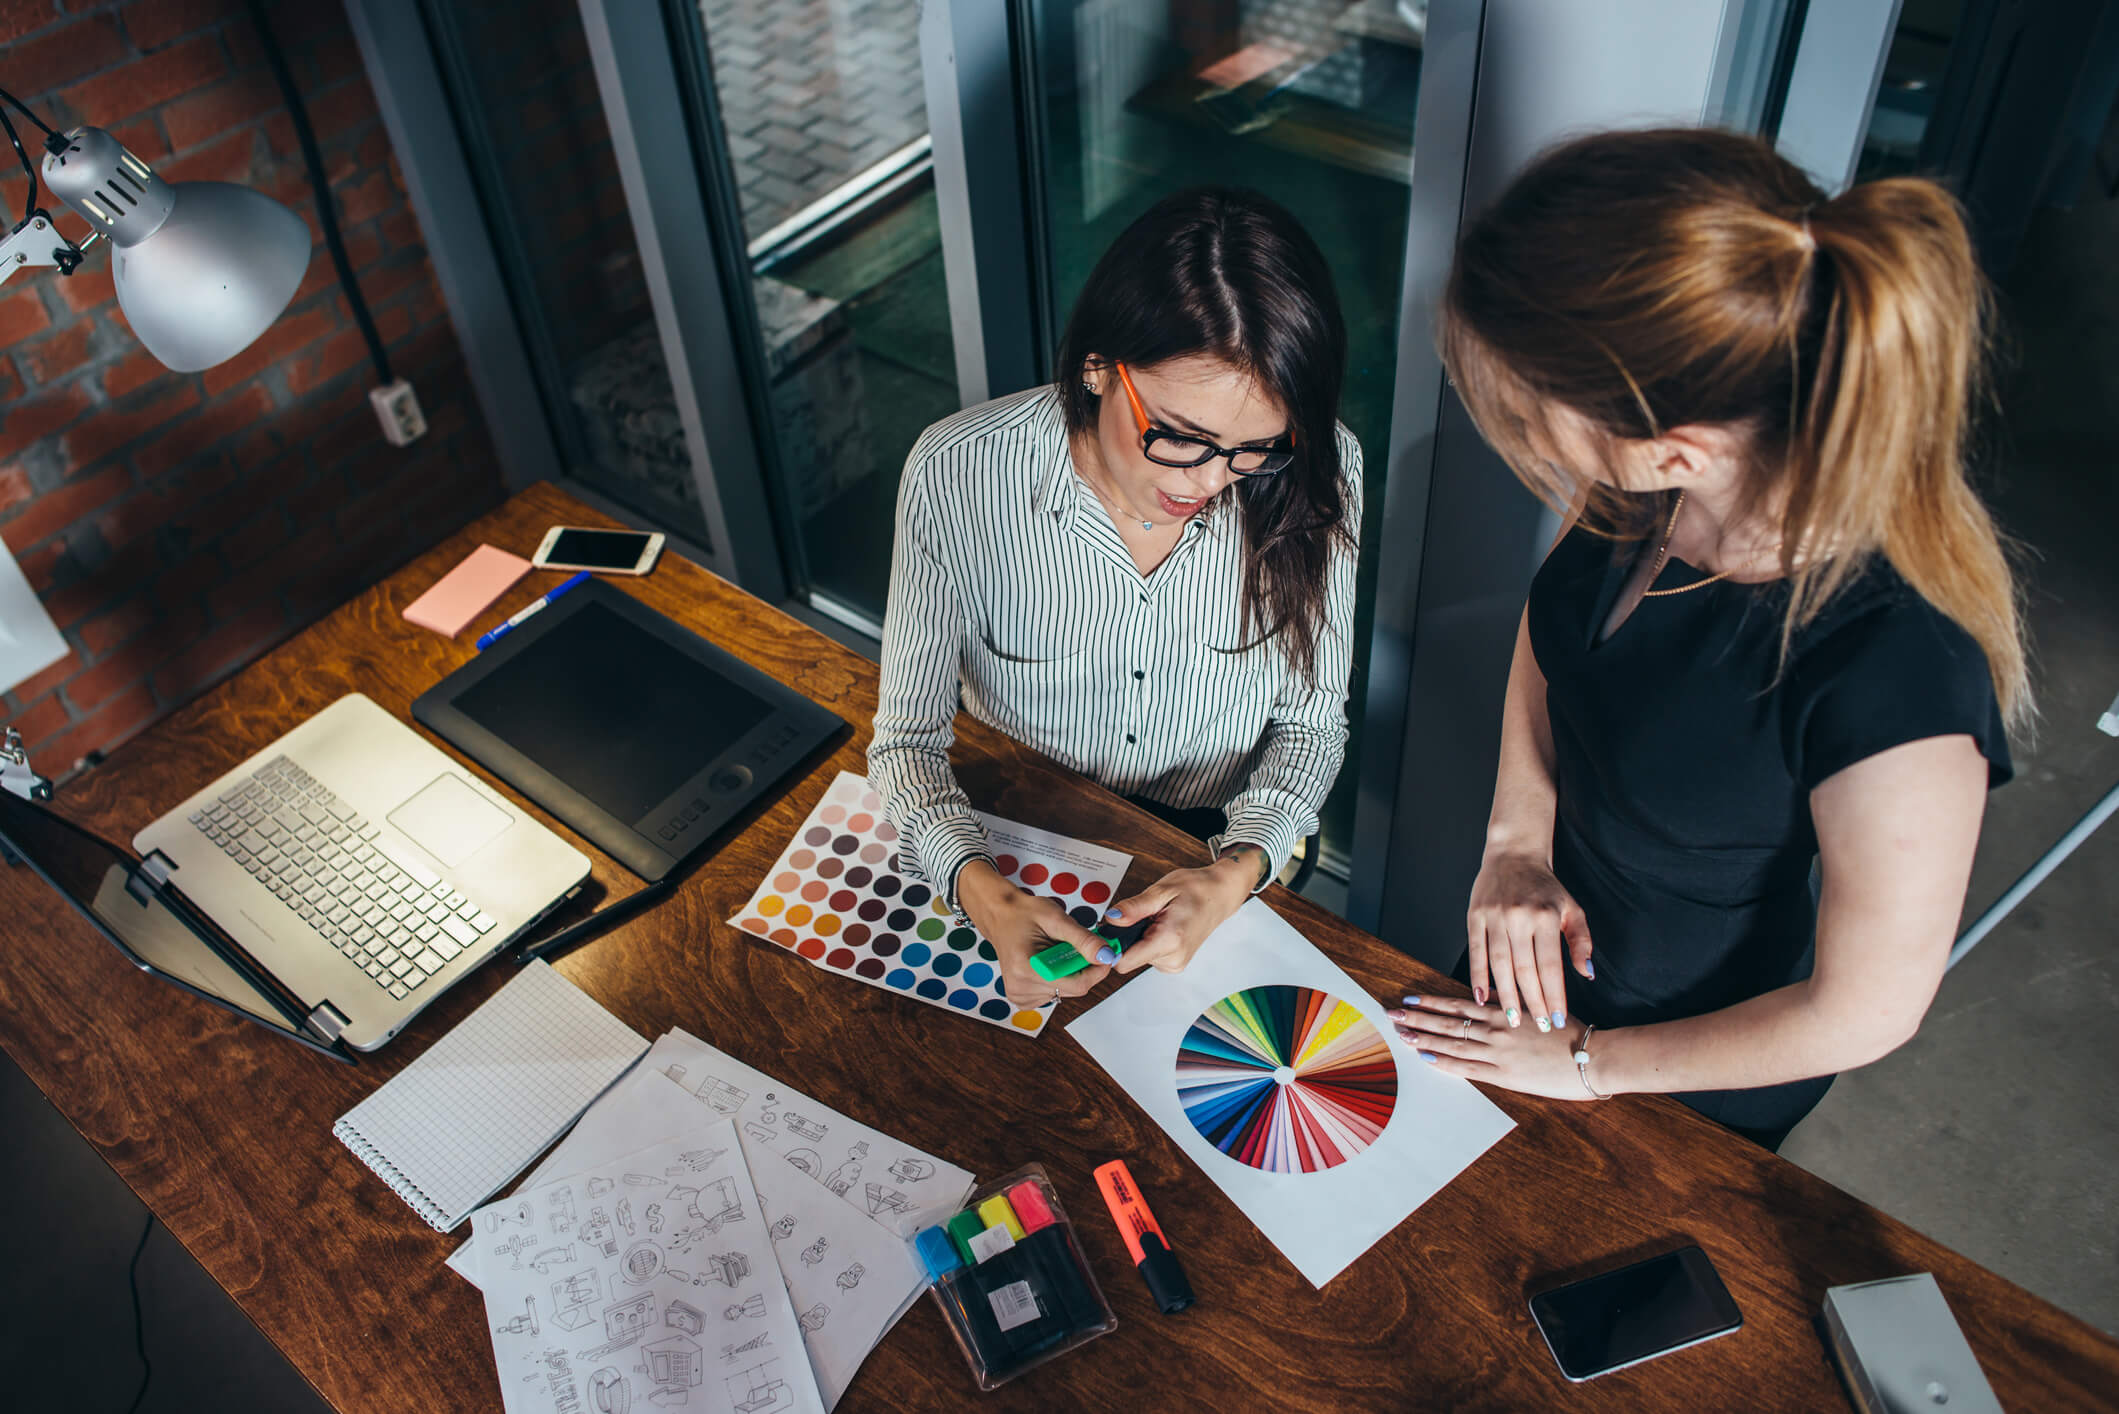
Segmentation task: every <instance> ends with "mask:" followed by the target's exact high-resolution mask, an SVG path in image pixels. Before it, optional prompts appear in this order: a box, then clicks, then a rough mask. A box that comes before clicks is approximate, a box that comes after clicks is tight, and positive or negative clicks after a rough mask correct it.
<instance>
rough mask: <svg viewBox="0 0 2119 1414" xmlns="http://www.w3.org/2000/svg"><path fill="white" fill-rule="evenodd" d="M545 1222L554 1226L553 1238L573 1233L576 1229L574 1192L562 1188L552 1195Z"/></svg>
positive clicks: (570, 1189)
mask: <svg viewBox="0 0 2119 1414" xmlns="http://www.w3.org/2000/svg"><path fill="white" fill-rule="evenodd" d="M545 1221H546V1222H548V1223H550V1224H551V1226H552V1236H554V1237H557V1236H559V1235H560V1234H561V1233H564V1232H571V1231H572V1230H573V1228H574V1190H573V1189H572V1188H561V1189H559V1190H558V1191H556V1192H554V1193H553V1194H552V1197H551V1200H550V1202H549V1203H548V1205H547V1211H546V1213H545Z"/></svg>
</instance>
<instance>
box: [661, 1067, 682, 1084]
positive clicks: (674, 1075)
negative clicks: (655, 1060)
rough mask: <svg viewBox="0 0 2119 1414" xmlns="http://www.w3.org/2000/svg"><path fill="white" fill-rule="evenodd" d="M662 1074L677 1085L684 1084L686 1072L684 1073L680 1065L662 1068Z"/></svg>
mask: <svg viewBox="0 0 2119 1414" xmlns="http://www.w3.org/2000/svg"><path fill="white" fill-rule="evenodd" d="M662 1073H663V1074H664V1075H667V1076H668V1077H669V1078H670V1079H672V1080H674V1081H676V1082H677V1083H678V1084H679V1085H682V1084H684V1077H685V1075H686V1073H687V1072H686V1071H685V1068H684V1067H683V1066H681V1065H672V1066H665V1067H664V1068H663V1071H662Z"/></svg>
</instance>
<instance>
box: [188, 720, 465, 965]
mask: <svg viewBox="0 0 2119 1414" xmlns="http://www.w3.org/2000/svg"><path fill="white" fill-rule="evenodd" d="M186 818H187V819H188V820H189V821H190V822H191V824H192V825H193V826H195V827H196V828H197V829H198V830H199V831H200V832H201V833H203V834H204V835H205V836H206V838H208V839H210V840H212V841H213V842H214V843H215V844H216V845H218V846H220V848H221V851H222V852H223V853H224V854H226V855H227V856H228V857H229V858H230V859H233V860H234V861H235V862H236V863H238V864H240V865H242V866H243V868H244V870H245V871H246V872H248V873H249V875H250V876H251V877H252V878H254V879H256V880H257V881H258V882H259V883H261V884H263V885H264V886H265V887H266V888H268V889H270V890H272V892H273V893H274V894H275V895H277V896H278V898H279V900H280V901H281V902H282V903H284V904H286V905H287V906H288V907H289V908H291V909H293V910H294V911H295V912H296V913H298V914H300V915H301V917H302V919H303V921H304V922H306V923H308V924H309V926H310V927H312V928H314V929H315V930H316V931H317V934H318V935H319V936H320V937H322V938H323V939H324V941H325V942H327V943H329V944H331V946H333V947H335V948H337V949H338V950H339V951H340V952H342V953H344V954H345V955H346V956H347V957H348V958H350V959H351V960H352V961H353V962H354V963H355V964H357V965H358V966H359V967H360V969H361V970H362V971H363V972H365V973H367V974H368V976H369V977H371V978H373V979H374V981H375V985H376V986H378V987H380V988H382V989H383V990H384V991H386V992H388V993H389V994H390V995H391V996H392V997H393V998H395V999H397V1000H399V1001H402V1000H404V999H405V998H406V997H408V996H410V995H411V994H412V993H413V992H414V991H415V990H416V989H417V988H418V987H419V986H420V985H421V984H422V983H424V982H425V981H426V980H427V979H428V978H429V977H432V976H433V975H434V974H435V973H437V972H439V971H441V969H442V967H443V966H444V965H446V964H447V963H448V962H449V960H450V959H452V958H454V957H455V956H456V955H457V954H458V953H460V952H462V951H463V950H464V949H465V948H467V947H469V946H471V945H472V944H473V943H475V942H477V941H478V940H479V939H480V938H481V937H483V936H485V935H486V934H487V933H489V932H491V931H492V930H493V928H494V925H495V923H496V921H497V920H496V919H494V917H493V916H492V915H491V914H489V913H487V912H485V911H484V910H483V909H481V908H479V907H478V905H477V904H475V903H474V902H472V901H471V900H470V899H469V898H467V897H466V896H465V895H464V894H463V893H461V892H459V891H458V890H455V889H452V888H450V887H449V886H448V885H447V884H446V883H444V882H443V880H442V879H441V877H440V876H439V875H437V874H436V873H435V872H434V871H433V870H432V869H429V868H428V867H427V866H426V865H424V864H422V863H420V862H419V861H418V860H416V859H412V858H410V857H409V856H406V855H405V854H403V853H401V852H399V851H396V850H393V849H391V848H390V847H389V846H387V845H383V844H380V843H378V837H379V836H380V835H381V834H382V827H381V826H379V825H375V824H373V823H371V822H369V821H368V820H366V819H363V818H362V817H361V816H360V815H358V814H356V813H354V811H353V810H352V809H351V808H349V807H348V806H347V805H346V804H345V803H344V802H343V801H341V800H339V798H338V797H337V796H335V795H333V794H332V793H331V792H330V791H329V790H327V789H325V788H324V786H322V785H321V784H319V783H318V781H317V780H316V778H315V777H314V776H311V775H310V774H309V773H308V772H307V771H304V770H303V769H302V768H301V767H299V766H297V765H295V764H294V763H293V762H292V761H289V760H288V759H287V758H286V757H284V756H276V757H274V758H273V759H272V760H271V761H268V762H267V763H266V764H265V765H263V766H261V767H259V768H258V770H257V771H255V772H253V773H252V775H251V777H250V779H249V780H248V781H245V782H243V783H242V784H240V785H237V786H235V787H234V788H233V789H231V790H227V791H224V792H222V794H221V797H220V799H219V800H218V801H217V802H215V803H214V804H213V805H211V806H209V807H207V808H206V809H204V810H198V811H194V812H193V813H192V814H191V815H189V816H187V817H186Z"/></svg>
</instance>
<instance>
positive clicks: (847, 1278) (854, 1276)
mask: <svg viewBox="0 0 2119 1414" xmlns="http://www.w3.org/2000/svg"><path fill="white" fill-rule="evenodd" d="M867 1275H868V1269H867V1268H865V1267H863V1266H862V1265H861V1264H860V1263H859V1262H856V1263H854V1264H853V1265H852V1266H850V1267H848V1268H847V1269H846V1270H845V1271H843V1272H841V1273H839V1275H838V1277H837V1281H838V1283H839V1290H841V1291H852V1290H853V1289H854V1288H855V1287H857V1286H859V1285H860V1284H861V1278H862V1277H864V1276H867Z"/></svg>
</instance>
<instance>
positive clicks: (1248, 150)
mask: <svg viewBox="0 0 2119 1414" xmlns="http://www.w3.org/2000/svg"><path fill="white" fill-rule="evenodd" d="M1031 8H1032V11H1033V12H1034V14H1035V15H1036V17H1037V19H1036V44H1037V56H1038V65H1037V67H1038V74H1037V80H1036V89H1035V94H1034V98H1035V101H1036V103H1037V105H1038V109H1039V111H1038V115H1037V116H1038V121H1037V124H1036V126H1037V128H1038V129H1039V130H1040V131H1041V133H1042V136H1043V143H1044V149H1043V154H1042V156H1043V174H1042V175H1043V184H1044V190H1045V202H1046V209H1045V212H1044V218H1045V229H1046V237H1047V240H1048V243H1049V249H1050V252H1051V271H1052V289H1051V291H1050V300H1051V308H1052V310H1053V311H1054V312H1055V318H1056V320H1058V321H1062V322H1063V321H1064V320H1065V318H1066V313H1067V310H1068V308H1069V307H1070V305H1071V304H1072V302H1073V300H1074V297H1075V295H1076V293H1077V292H1078V291H1079V290H1080V288H1081V286H1082V283H1083V281H1084V280H1086V279H1087V277H1088V273H1089V270H1090V267H1091V266H1092V265H1094V264H1095V262H1096V259H1097V257H1098V256H1100V255H1101V254H1102V253H1103V251H1104V248H1105V246H1107V245H1108V244H1109V243H1110V242H1111V240H1112V239H1113V238H1114V237H1115V236H1117V235H1118V233H1119V232H1120V231H1121V230H1123V229H1124V228H1125V226H1126V225H1127V223H1128V222H1130V221H1132V220H1133V219H1134V218H1135V217H1136V216H1138V215H1140V213H1141V212H1143V211H1144V210H1146V209H1147V208H1148V207H1149V206H1151V205H1152V204H1154V203H1155V202H1156V201H1157V200H1159V199H1160V198H1161V197H1163V196H1166V195H1168V194H1169V193H1170V192H1172V191H1176V190H1179V189H1181V188H1184V187H1188V186H1197V185H1208V184H1225V185H1231V186H1246V187H1252V188H1255V189H1257V190H1259V191H1262V192H1264V193H1265V194H1266V195H1267V196H1270V197H1272V198H1273V199H1274V200H1275V201H1278V202H1280V203H1281V204H1283V205H1284V206H1286V207H1287V208H1288V209H1289V210H1291V211H1293V212H1294V213H1295V214H1296V215H1297V216H1298V217H1300V218H1301V220H1302V222H1303V224H1304V225H1305V226H1306V227H1307V228H1308V229H1309V232H1310V234H1311V235H1312V236H1313V237H1315V238H1316V240H1317V243H1318V244H1319V245H1320V246H1321V247H1323V250H1324V254H1325V257H1326V259H1327V260H1328V261H1329V262H1330V263H1331V267H1332V273H1333V276H1334V278H1335V280H1336V281H1337V284H1338V291H1339V300H1340V304H1341V306H1342V308H1343V309H1344V311H1345V314H1346V321H1347V338H1348V359H1347V379H1346V391H1345V397H1344V401H1343V403H1342V404H1341V408H1340V417H1341V420H1342V421H1344V422H1345V423H1346V425H1347V427H1348V428H1349V429H1351V430H1352V432H1353V433H1354V435H1355V436H1356V437H1357V438H1359V439H1360V442H1361V450H1362V463H1363V471H1364V476H1365V480H1366V485H1365V487H1364V491H1365V496H1364V503H1365V511H1366V517H1365V519H1366V523H1365V524H1364V526H1363V533H1362V573H1361V579H1360V609H1359V613H1358V616H1357V620H1356V624H1355V643H1356V658H1355V666H1354V680H1353V692H1354V695H1353V698H1352V700H1351V702H1350V703H1349V716H1350V717H1351V719H1352V722H1353V729H1354V740H1353V742H1352V743H1351V744H1350V747H1349V751H1348V756H1347V764H1346V767H1345V768H1344V769H1343V770H1342V771H1341V772H1340V777H1339V784H1338V786H1337V788H1336V789H1335V790H1334V791H1333V793H1332V797H1331V800H1330V802H1329V803H1328V804H1327V806H1326V809H1325V812H1324V840H1325V849H1326V851H1327V852H1328V853H1338V854H1342V855H1343V854H1344V853H1345V852H1346V849H1347V844H1348V838H1349V836H1350V834H1351V832H1352V828H1353V819H1354V781H1355V777H1356V769H1355V766H1356V761H1355V754H1356V752H1357V751H1358V750H1359V747H1360V742H1361V710H1360V709H1361V683H1362V682H1363V681H1364V680H1365V677H1366V664H1367V657H1368V642H1369V628H1370V623H1371V620H1372V618H1373V609H1374V603H1375V563H1376V554H1377V548H1378V547H1377V546H1376V544H1375V541H1374V531H1375V526H1376V524H1377V522H1378V518H1379V516H1380V514H1381V512H1382V507H1383V479H1384V470H1385V468H1384V462H1385V457H1386V453H1387V451H1388V448H1389V434H1390V415H1391V399H1392V390H1393V383H1394V379H1395V375H1396V371H1397V348H1398V300H1399V285H1400V279H1401V276H1402V273H1403V266H1404V260H1405V233H1406V215H1407V198H1408V188H1409V183H1410V181H1411V177H1412V154H1413V114H1414V105H1415V102H1416V100H1417V98H1418V95H1419V89H1420V57H1421V39H1422V35H1423V32H1424V29H1425V25H1426V10H1427V7H1426V5H1425V4H1424V3H1417V4H1416V3H1393V0H1359V3H1353V4H1349V3H1347V2H1346V0H1169V3H1167V4H1143V3H1140V0H1037V3H1034V4H1033V5H1032V7H1031Z"/></svg>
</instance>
